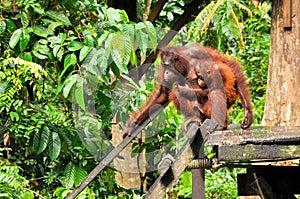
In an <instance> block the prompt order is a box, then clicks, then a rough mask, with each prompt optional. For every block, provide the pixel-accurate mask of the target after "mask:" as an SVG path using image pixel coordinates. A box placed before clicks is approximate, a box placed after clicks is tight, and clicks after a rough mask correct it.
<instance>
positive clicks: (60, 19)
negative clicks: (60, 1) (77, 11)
mask: <svg viewBox="0 0 300 199" xmlns="http://www.w3.org/2000/svg"><path fill="white" fill-rule="evenodd" d="M46 14H47V15H48V16H49V17H50V18H52V19H54V20H55V21H57V22H61V23H62V24H64V25H65V26H71V25H72V24H71V22H70V20H69V18H68V17H67V16H66V15H64V14H62V13H59V12H56V11H53V10H50V11H47V13H46Z"/></svg>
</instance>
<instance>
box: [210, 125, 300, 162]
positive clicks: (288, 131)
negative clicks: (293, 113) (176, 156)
mask: <svg viewBox="0 0 300 199" xmlns="http://www.w3.org/2000/svg"><path fill="white" fill-rule="evenodd" d="M206 143H207V144H208V145H210V146H215V147H216V153H217V154H216V155H217V159H218V160H219V161H230V162H234V161H239V162H243V161H245V162H252V161H260V160H279V159H295V158H300V127H262V126H255V127H251V128H250V129H249V130H242V129H241V128H233V129H230V130H226V131H215V132H213V133H212V134H210V135H209V136H208V140H207V142H206Z"/></svg>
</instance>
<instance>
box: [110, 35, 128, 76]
mask: <svg viewBox="0 0 300 199" xmlns="http://www.w3.org/2000/svg"><path fill="white" fill-rule="evenodd" d="M111 45H112V51H111V56H112V59H113V61H114V62H115V63H116V65H117V66H118V68H119V69H120V70H121V71H123V72H125V73H128V68H127V64H128V63H129V60H130V56H131V52H132V50H133V46H132V43H131V40H130V37H129V36H128V35H125V34H114V36H113V37H112V41H111Z"/></svg>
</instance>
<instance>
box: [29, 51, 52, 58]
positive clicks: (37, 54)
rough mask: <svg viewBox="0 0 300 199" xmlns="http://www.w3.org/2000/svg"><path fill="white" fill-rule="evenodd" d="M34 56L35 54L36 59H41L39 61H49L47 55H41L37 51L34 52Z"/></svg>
mask: <svg viewBox="0 0 300 199" xmlns="http://www.w3.org/2000/svg"><path fill="white" fill-rule="evenodd" d="M32 54H33V55H34V56H35V57H37V58H39V59H47V58H48V57H47V56H46V55H42V54H41V53H39V52H38V51H36V50H33V51H32Z"/></svg>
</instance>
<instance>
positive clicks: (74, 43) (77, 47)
mask: <svg viewBox="0 0 300 199" xmlns="http://www.w3.org/2000/svg"><path fill="white" fill-rule="evenodd" d="M83 46H84V45H83V43H81V42H79V41H71V42H70V43H69V45H68V46H67V48H68V50H69V51H76V50H80V49H81V48H83Z"/></svg>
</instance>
